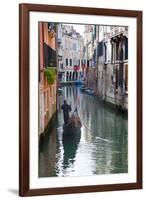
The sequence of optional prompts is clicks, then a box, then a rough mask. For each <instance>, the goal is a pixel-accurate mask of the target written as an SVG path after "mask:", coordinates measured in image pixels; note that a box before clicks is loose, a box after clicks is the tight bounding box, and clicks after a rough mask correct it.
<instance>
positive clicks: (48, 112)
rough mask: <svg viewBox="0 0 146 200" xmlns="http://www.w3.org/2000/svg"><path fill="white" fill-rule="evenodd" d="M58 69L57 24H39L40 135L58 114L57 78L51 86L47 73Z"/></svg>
mask: <svg viewBox="0 0 146 200" xmlns="http://www.w3.org/2000/svg"><path fill="white" fill-rule="evenodd" d="M56 67H57V63H56V28H55V24H54V23H46V22H39V135H41V134H42V133H44V132H45V130H46V128H48V127H49V125H50V123H51V120H52V118H53V116H54V114H55V113H56V78H55V79H54V82H53V83H51V84H50V83H49V82H48V79H47V76H46V73H45V72H46V70H54V69H55V68H56Z"/></svg>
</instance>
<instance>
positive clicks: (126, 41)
mask: <svg viewBox="0 0 146 200" xmlns="http://www.w3.org/2000/svg"><path fill="white" fill-rule="evenodd" d="M124 42H125V60H127V59H128V38H127V37H125V40H124Z"/></svg>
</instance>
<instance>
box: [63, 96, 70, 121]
mask: <svg viewBox="0 0 146 200" xmlns="http://www.w3.org/2000/svg"><path fill="white" fill-rule="evenodd" d="M61 109H62V110H63V118H64V124H68V122H69V112H71V106H70V105H69V104H68V103H67V101H66V100H64V104H63V105H62V106H61Z"/></svg>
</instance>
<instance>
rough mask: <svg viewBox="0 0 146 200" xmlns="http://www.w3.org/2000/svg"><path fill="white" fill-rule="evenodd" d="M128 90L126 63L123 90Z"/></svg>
mask: <svg viewBox="0 0 146 200" xmlns="http://www.w3.org/2000/svg"><path fill="white" fill-rule="evenodd" d="M127 91H128V65H127V64H126V65H125V92H127Z"/></svg>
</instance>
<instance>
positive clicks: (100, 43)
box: [98, 41, 103, 57]
mask: <svg viewBox="0 0 146 200" xmlns="http://www.w3.org/2000/svg"><path fill="white" fill-rule="evenodd" d="M99 56H103V41H102V42H99V43H98V57H99Z"/></svg>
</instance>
